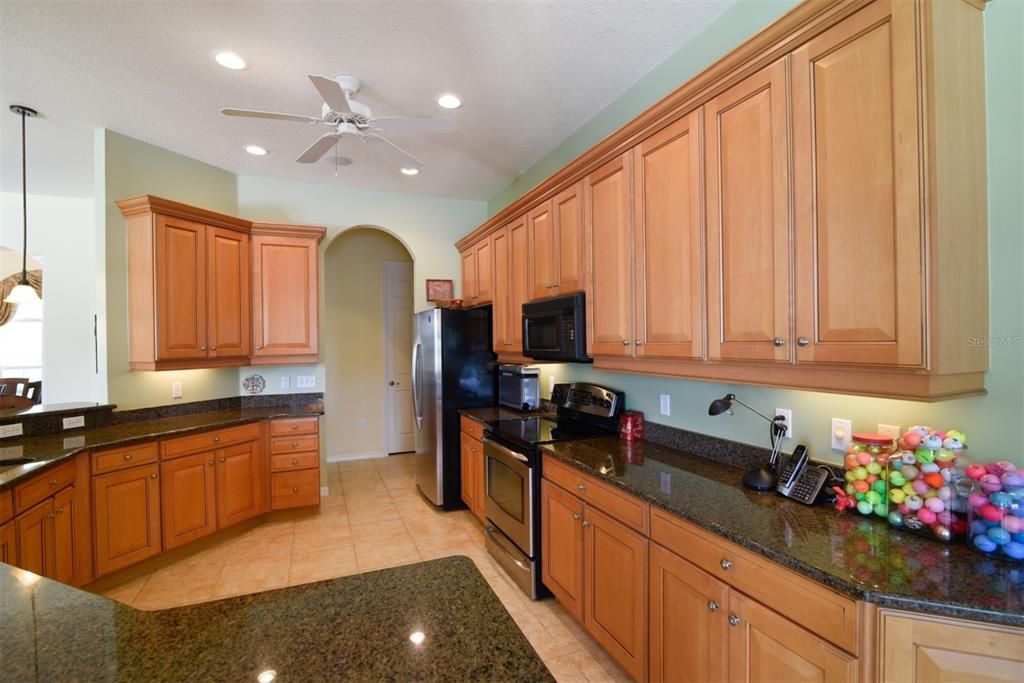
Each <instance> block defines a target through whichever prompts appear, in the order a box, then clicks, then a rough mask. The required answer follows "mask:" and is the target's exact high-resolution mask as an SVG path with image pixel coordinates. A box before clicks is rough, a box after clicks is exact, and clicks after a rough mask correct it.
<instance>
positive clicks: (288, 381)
mask: <svg viewBox="0 0 1024 683" xmlns="http://www.w3.org/2000/svg"><path fill="white" fill-rule="evenodd" d="M291 386H292V378H291V376H289V375H285V376H284V377H282V378H281V388H282V389H290V388H291Z"/></svg>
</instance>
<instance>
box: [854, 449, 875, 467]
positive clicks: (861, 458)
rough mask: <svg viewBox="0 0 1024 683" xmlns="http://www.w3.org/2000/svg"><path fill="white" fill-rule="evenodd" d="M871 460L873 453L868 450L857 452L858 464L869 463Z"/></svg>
mask: <svg viewBox="0 0 1024 683" xmlns="http://www.w3.org/2000/svg"><path fill="white" fill-rule="evenodd" d="M871 460H872V458H871V454H870V453H868V452H867V451H861V452H860V453H858V454H857V464H858V465H867V464H868V463H869V462H871Z"/></svg>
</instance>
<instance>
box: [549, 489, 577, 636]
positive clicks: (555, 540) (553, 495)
mask: <svg viewBox="0 0 1024 683" xmlns="http://www.w3.org/2000/svg"><path fill="white" fill-rule="evenodd" d="M540 506H541V514H540V524H541V532H540V542H541V555H542V557H543V558H544V561H543V562H542V563H541V567H542V574H541V580H542V581H543V582H544V585H545V586H547V587H548V589H549V590H550V591H551V592H552V593H553V594H554V596H555V597H556V598H557V599H558V601H559V602H560V603H562V605H563V606H565V608H566V609H567V610H569V613H570V614H572V615H573V616H574V617H576V619H577V620H578V621H583V503H582V502H581V501H580V500H579V499H578V498H577V497H576V496H574V495H572V494H569V493H566V492H565V491H563V490H562V489H561V488H559V487H557V486H555V485H554V484H551V483H550V482H548V481H547V480H544V481H543V482H542V483H541V492H540Z"/></svg>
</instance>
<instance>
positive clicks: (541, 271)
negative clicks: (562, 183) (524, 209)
mask: <svg viewBox="0 0 1024 683" xmlns="http://www.w3.org/2000/svg"><path fill="white" fill-rule="evenodd" d="M526 229H527V232H528V233H529V239H530V298H531V299H543V298H544V297H548V296H552V295H553V294H554V292H553V291H552V290H553V289H554V288H555V287H557V286H558V273H557V272H556V271H555V265H556V263H557V258H558V255H557V253H556V250H557V249H558V242H557V240H556V239H555V221H554V218H553V217H552V215H551V202H544V203H543V204H541V205H540V206H538V207H535V208H534V209H533V210H532V211H530V212H529V213H527V214H526Z"/></svg>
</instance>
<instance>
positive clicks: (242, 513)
mask: <svg viewBox="0 0 1024 683" xmlns="http://www.w3.org/2000/svg"><path fill="white" fill-rule="evenodd" d="M315 466H316V467H317V468H318V469H319V466H320V461H319V459H317V461H316V463H315ZM216 475H217V477H216V478H217V528H219V529H224V528H227V527H229V526H231V525H232V524H238V523H239V522H244V521H245V520H247V519H251V518H252V517H255V516H256V515H259V514H261V513H262V512H263V467H262V463H261V458H260V450H259V446H258V444H257V443H256V442H250V443H243V444H239V445H237V446H229V447H227V448H224V449H222V450H221V451H219V452H218V453H217V465H216Z"/></svg>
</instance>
